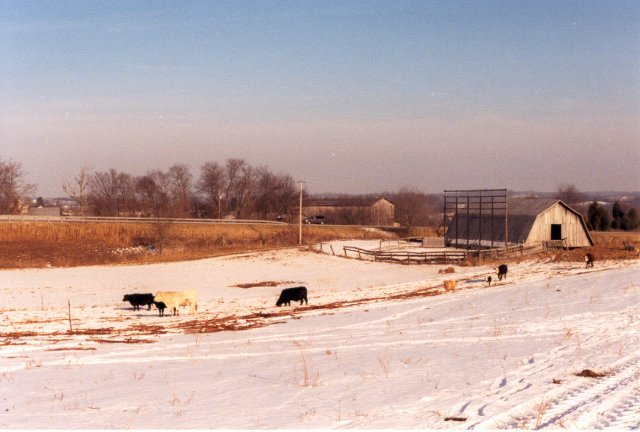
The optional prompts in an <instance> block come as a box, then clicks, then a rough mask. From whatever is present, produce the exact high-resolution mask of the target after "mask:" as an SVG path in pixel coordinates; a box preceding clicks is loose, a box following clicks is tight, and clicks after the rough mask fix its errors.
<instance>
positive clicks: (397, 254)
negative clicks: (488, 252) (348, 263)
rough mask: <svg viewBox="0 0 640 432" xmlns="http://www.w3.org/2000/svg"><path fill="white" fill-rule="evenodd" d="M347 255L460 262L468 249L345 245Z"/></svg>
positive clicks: (410, 261)
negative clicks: (415, 249) (404, 248)
mask: <svg viewBox="0 0 640 432" xmlns="http://www.w3.org/2000/svg"><path fill="white" fill-rule="evenodd" d="M343 249H344V255H345V256H347V257H348V256H354V257H355V256H357V257H358V259H363V256H364V257H370V258H372V259H373V260H374V261H383V262H396V263H401V264H446V263H459V262H463V261H464V260H466V259H467V255H468V252H467V251H438V252H436V251H426V252H410V251H402V250H400V251H380V250H368V249H361V248H358V247H355V246H344V247H343ZM350 254H351V255H350Z"/></svg>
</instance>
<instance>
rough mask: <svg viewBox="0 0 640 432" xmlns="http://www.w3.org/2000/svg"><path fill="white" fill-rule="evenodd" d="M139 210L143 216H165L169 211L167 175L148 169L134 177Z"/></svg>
mask: <svg viewBox="0 0 640 432" xmlns="http://www.w3.org/2000/svg"><path fill="white" fill-rule="evenodd" d="M136 194H137V197H138V205H139V210H140V211H141V212H142V214H143V215H145V216H156V217H167V216H169V213H170V208H169V207H170V205H169V203H170V199H169V176H168V175H167V174H165V173H163V172H162V171H158V170H156V171H150V172H148V173H147V174H146V175H144V176H141V177H138V178H137V179H136Z"/></svg>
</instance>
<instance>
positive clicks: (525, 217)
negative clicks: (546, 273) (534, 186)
mask: <svg viewBox="0 0 640 432" xmlns="http://www.w3.org/2000/svg"><path fill="white" fill-rule="evenodd" d="M507 215H508V216H507V227H506V230H505V217H504V214H500V215H491V214H486V213H483V214H479V213H476V214H474V213H473V211H469V212H466V211H465V210H464V209H459V210H458V211H457V212H456V214H455V215H454V216H453V218H452V219H451V222H450V223H449V224H448V227H447V233H446V236H445V238H446V241H447V244H448V245H452V246H459V247H465V246H473V247H479V246H481V247H491V246H495V247H497V246H503V245H504V243H505V234H506V235H507V239H506V241H507V243H508V244H509V245H514V244H522V245H523V246H525V247H529V246H540V245H544V244H549V243H556V244H561V245H562V246H564V247H569V248H575V247H586V246H593V240H592V239H591V235H590V234H589V230H588V229H587V225H586V223H585V221H584V218H583V217H582V215H581V214H580V213H579V212H577V211H575V210H573V209H572V208H571V207H569V206H568V205H567V204H565V203H564V202H562V201H560V200H557V199H542V198H511V199H509V200H508V204H507Z"/></svg>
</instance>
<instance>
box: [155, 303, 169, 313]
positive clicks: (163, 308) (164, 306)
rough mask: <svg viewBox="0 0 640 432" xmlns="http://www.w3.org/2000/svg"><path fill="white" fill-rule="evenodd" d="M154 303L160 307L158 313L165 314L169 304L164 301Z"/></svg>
mask: <svg viewBox="0 0 640 432" xmlns="http://www.w3.org/2000/svg"><path fill="white" fill-rule="evenodd" d="M153 304H154V305H156V307H157V308H158V315H159V316H164V310H165V309H166V308H167V305H166V304H165V303H164V302H157V301H154V302H153Z"/></svg>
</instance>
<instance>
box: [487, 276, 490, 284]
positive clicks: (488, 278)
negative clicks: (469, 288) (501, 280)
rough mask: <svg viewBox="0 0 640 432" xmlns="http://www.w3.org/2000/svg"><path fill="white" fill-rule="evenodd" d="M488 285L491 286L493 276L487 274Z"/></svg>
mask: <svg viewBox="0 0 640 432" xmlns="http://www.w3.org/2000/svg"><path fill="white" fill-rule="evenodd" d="M487 285H489V286H491V276H487Z"/></svg>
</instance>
